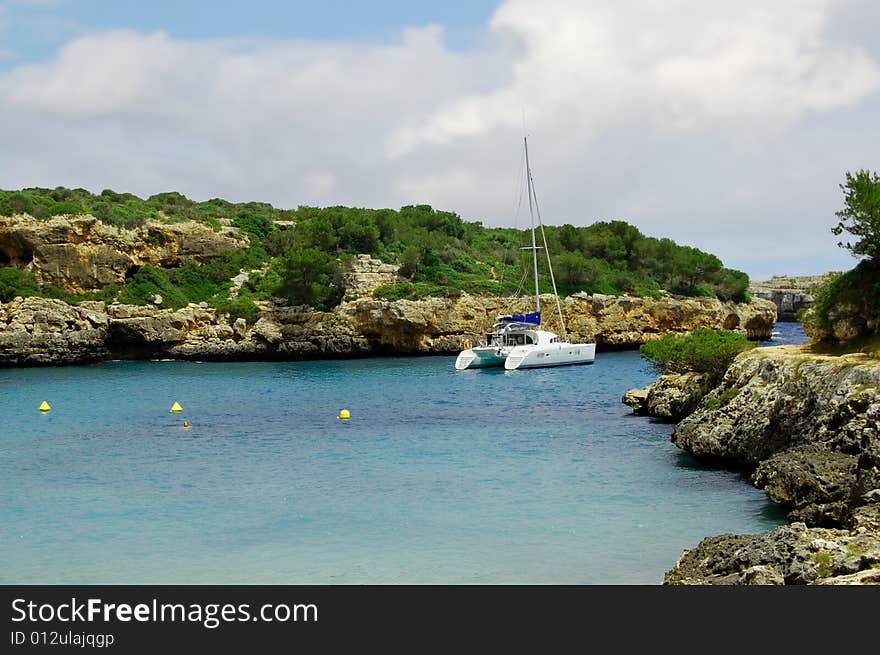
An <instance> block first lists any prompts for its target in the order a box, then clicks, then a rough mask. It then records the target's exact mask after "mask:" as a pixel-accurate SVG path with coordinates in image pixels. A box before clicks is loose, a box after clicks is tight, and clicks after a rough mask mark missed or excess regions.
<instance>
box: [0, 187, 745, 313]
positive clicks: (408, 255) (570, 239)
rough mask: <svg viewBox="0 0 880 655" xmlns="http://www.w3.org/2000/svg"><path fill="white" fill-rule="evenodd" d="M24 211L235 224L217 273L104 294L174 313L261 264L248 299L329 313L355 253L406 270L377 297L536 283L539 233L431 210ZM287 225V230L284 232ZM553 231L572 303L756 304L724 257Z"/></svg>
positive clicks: (30, 201) (143, 277) (630, 238)
mask: <svg viewBox="0 0 880 655" xmlns="http://www.w3.org/2000/svg"><path fill="white" fill-rule="evenodd" d="M17 213H30V214H31V215H33V216H35V217H37V218H40V219H45V218H48V217H50V216H53V215H57V214H60V213H64V214H92V215H94V216H96V217H97V218H99V219H100V220H102V221H103V222H106V223H109V224H113V225H118V226H120V227H123V228H137V227H139V226H141V225H143V224H144V223H145V222H146V221H148V220H152V221H160V222H178V221H184V220H194V221H198V222H201V223H204V224H206V225H209V226H211V227H212V228H214V229H215V230H220V229H222V226H224V225H233V226H236V227H238V228H240V229H242V230H244V231H246V232H247V233H248V235H249V237H250V247H249V248H247V249H245V250H242V251H239V252H236V253H227V254H226V255H224V256H221V257H218V258H215V259H214V260H211V261H210V262H208V263H206V264H201V265H200V264H197V263H195V262H185V263H184V264H183V265H182V266H180V267H178V268H171V269H159V268H149V267H144V270H143V271H142V272H137V273H136V274H134V275H132V276H131V277H130V279H128V280H127V281H126V282H125V284H124V285H123V288H122V289H114V288H109V289H107V290H101V291H102V293H103V292H104V291H106V293H103V295H101V297H105V298H107V299H111V298H115V297H117V296H118V297H119V298H124V299H126V300H127V301H129V302H144V303H146V302H150V299H151V298H153V297H155V295H156V294H159V295H162V297H163V299H165V298H166V297H167V298H168V299H169V301H168V302H172V303H175V304H180V303H184V302H187V301H190V302H200V301H203V300H205V301H208V302H211V303H212V304H215V306H219V305H225V304H228V298H227V297H226V291H227V289H228V288H229V286H230V282H229V279H230V278H231V277H232V276H234V275H236V274H237V273H238V271H239V269H240V268H248V267H250V268H251V269H261V271H262V272H261V273H259V274H254V275H252V276H251V278H250V279H249V281H248V282H247V283H246V284H245V286H244V287H243V288H242V293H243V294H244V297H245V298H248V297H252V298H257V299H259V298H269V297H280V298H284V299H285V300H286V301H287V302H289V303H291V304H306V305H312V306H314V307H318V308H325V309H327V308H332V307H333V306H335V305H337V304H338V303H339V302H341V301H342V300H343V299H344V295H343V293H344V289H343V286H342V282H341V280H342V273H343V271H344V269H345V268H346V267H347V266H348V263H349V261H350V260H351V258H352V256H353V255H355V254H369V255H372V256H375V257H378V258H380V259H382V260H383V261H385V262H387V263H396V264H399V265H400V274H401V275H402V277H403V278H404V279H403V280H402V281H401V282H400V283H398V284H395V285H386V286H384V287H380V288H379V289H377V290H376V292H375V295H376V296H377V297H383V298H389V299H391V298H421V297H426V296H454V295H458V294H461V293H471V294H474V295H513V294H527V293H531V289H532V284H533V282H532V274H531V260H530V256H531V255H530V251H529V250H524V249H523V247H524V246H526V245H527V244H528V243H529V242H530V234H529V232H528V230H525V229H514V228H508V227H495V228H490V227H485V226H484V225H483V224H482V223H480V222H478V221H466V220H463V219H462V218H461V217H460V216H459V215H458V214H456V213H454V212H450V211H444V210H438V209H434V208H433V207H431V206H430V205H408V206H405V207H401V208H400V209H398V210H394V209H388V208H385V209H368V208H359V207H343V206H332V207H311V206H300V207H297V208H296V209H284V210H282V209H277V208H275V207H273V206H271V205H269V204H267V203H260V202H248V203H231V202H228V201H226V200H222V199H219V198H214V199H211V200H207V201H204V202H197V201H194V200H190V199H189V198H187V197H185V196H184V195H182V194H180V193H177V192H168V193H159V194H156V195H153V196H150V197H149V198H147V199H141V198H138V197H137V196H135V195H133V194H130V193H117V192H115V191H112V190H109V189H105V190H104V191H102V192H101V193H100V194H97V195H95V194H91V193H90V192H88V191H86V190H85V189H65V188H63V187H58V188H56V189H42V188H29V189H22V190H19V191H2V190H0V215H11V214H17ZM278 222H283V225H284V227H285V228H286V229H283V230H282V229H279V227H278V224H277V223H278ZM545 233H546V239H547V245H548V248H549V252H550V254H551V258H552V261H553V267H554V272H555V273H556V276H557V284H558V289H559V292H560V294H562V295H568V294H572V293H576V292H587V293H604V294H612V295H620V294H624V293H627V294H633V295H643V296H644V295H652V296H657V295H658V294H659V293H660V291H661V290H663V289H665V290H668V291H670V292H672V293H677V294H681V295H689V296H714V297H718V298H720V299H723V300H744V299H745V298H746V288H747V286H748V277H747V276H746V275H745V273H742V272H740V271H736V270H732V269H728V268H725V267H724V266H723V264H722V262H721V260H720V259H718V257H716V256H714V255H712V254H710V253H706V252H703V251H701V250H699V249H697V248H693V247H690V246H683V245H679V244H677V243H675V242H674V241H672V240H671V239H665V238H660V239H658V238H654V237H648V236H645V235H644V234H642V232H641V231H640V230H639V229H638V228H637V227H635V226H634V225H631V224H629V223H627V222H625V221H620V220H612V221H597V222H594V223H592V224H591V225H588V226H584V227H576V226H574V225H572V224H568V223H567V224H564V225H561V226H552V225H551V226H545ZM0 255H2V253H0ZM0 261H2V258H0ZM546 269H547V262H546V259H545V258H544V257H543V256H542V257H541V258H540V259H539V274H540V278H541V280H542V282H541V291H542V292H548V291H550V290H551V287H550V281H549V275H548V274H547V273H548V272H547V270H546ZM9 280H13V278H12V277H10V278H9ZM15 280H18V278H15ZM22 280H24V278H22ZM7 286H9V285H8V284H7ZM28 289H31V288H30V287H28ZM175 289H176V290H179V291H180V293H177V292H176V291H175ZM57 291H58V290H56V292H57ZM11 292H12V291H7V295H8V293H11ZM30 292H33V289H31V291H30ZM36 292H37V293H39V292H40V290H37V291H36ZM99 295H100V294H99ZM93 296H94V294H92V296H90V297H93Z"/></svg>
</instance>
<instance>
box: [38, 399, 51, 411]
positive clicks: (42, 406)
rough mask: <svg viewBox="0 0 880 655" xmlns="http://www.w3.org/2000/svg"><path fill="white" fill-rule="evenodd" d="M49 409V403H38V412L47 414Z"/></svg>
mask: <svg viewBox="0 0 880 655" xmlns="http://www.w3.org/2000/svg"><path fill="white" fill-rule="evenodd" d="M50 409H52V408H51V407H49V403H47V402H46V401H45V400H44V401H43V402H41V403H40V411H41V412H48V411H49V410H50Z"/></svg>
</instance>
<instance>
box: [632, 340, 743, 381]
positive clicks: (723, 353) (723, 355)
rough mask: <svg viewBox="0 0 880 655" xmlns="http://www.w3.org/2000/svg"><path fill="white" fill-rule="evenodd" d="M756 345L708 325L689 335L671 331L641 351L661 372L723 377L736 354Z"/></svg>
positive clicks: (717, 378)
mask: <svg viewBox="0 0 880 655" xmlns="http://www.w3.org/2000/svg"><path fill="white" fill-rule="evenodd" d="M754 345H755V344H754V343H752V342H750V341H749V340H748V339H747V338H746V337H745V336H743V335H742V334H739V333H738V332H731V331H728V330H717V329H708V328H706V329H699V330H693V331H692V332H690V333H688V334H674V333H671V332H668V333H666V334H664V335H663V336H662V337H660V338H659V339H656V340H655V341H649V342H648V343H646V344H643V345H642V346H641V348H640V350H641V353H642V355H644V356H645V357H646V358H648V359H649V360H650V361H651V364H652V365H653V366H654V368H655V369H656V370H657V371H658V372H660V373H664V374H667V373H704V374H706V375H707V376H709V377H710V378H711V379H713V380H720V379H721V377H722V376H723V375H724V372H725V371H726V370H727V367H728V366H730V364H731V363H732V362H733V360H734V359H735V358H736V356H737V355H738V354H740V353H741V352H743V351H745V350H748V349H749V348H752V347H754Z"/></svg>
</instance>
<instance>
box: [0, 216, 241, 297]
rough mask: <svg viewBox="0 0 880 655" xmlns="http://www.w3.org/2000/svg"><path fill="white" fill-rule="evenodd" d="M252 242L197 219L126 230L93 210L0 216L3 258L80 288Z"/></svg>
mask: <svg viewBox="0 0 880 655" xmlns="http://www.w3.org/2000/svg"><path fill="white" fill-rule="evenodd" d="M247 243H248V241H247V235H246V234H244V233H243V232H240V231H239V230H237V229H235V228H232V227H225V228H223V229H222V230H221V231H220V232H215V231H214V230H212V229H211V228H210V227H208V226H206V225H202V224H201V223H195V222H192V221H187V222H182V223H159V222H148V223H147V224H146V225H144V226H143V227H138V228H134V229H123V228H119V227H115V226H113V225H105V224H104V223H102V222H101V221H100V220H98V219H97V218H95V217H94V216H88V215H85V216H55V217H53V218H50V219H47V220H38V219H36V218H34V217H32V216H29V215H27V214H23V215H17V216H12V217H9V216H0V261H4V262H7V263H8V265H12V266H16V267H18V268H30V269H32V270H33V271H34V274H35V275H36V276H37V279H38V280H39V281H40V282H41V283H43V284H52V285H55V286H57V287H60V288H62V289H66V290H68V291H72V292H76V293H79V292H82V291H89V290H92V289H99V288H101V287H103V286H106V285H108V284H111V283H117V284H119V283H122V282H124V281H125V276H126V274H127V273H130V272H132V271H133V270H136V268H137V267H139V266H143V265H144V264H150V265H153V266H165V267H168V266H178V265H179V264H180V263H181V262H182V261H183V260H185V259H195V260H197V261H207V260H208V259H210V258H212V257H216V256H217V255H219V254H221V253H224V252H227V251H230V250H235V249H238V248H242V247H246V246H247Z"/></svg>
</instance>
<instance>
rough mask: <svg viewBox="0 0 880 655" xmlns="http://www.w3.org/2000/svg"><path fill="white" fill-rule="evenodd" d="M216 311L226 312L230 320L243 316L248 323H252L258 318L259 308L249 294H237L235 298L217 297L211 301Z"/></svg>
mask: <svg viewBox="0 0 880 655" xmlns="http://www.w3.org/2000/svg"><path fill="white" fill-rule="evenodd" d="M211 304H212V305H213V306H214V307H215V308H216V309H217V311H218V312H220V313H227V314H229V317H230V319H231V320H233V321H234V320H235V319H237V318H243V319H244V320H245V321H246V322H247V324H248V325H253V324H254V323H256V322H257V320H258V319H259V318H260V308H259V307H258V306H257V304H256V303H255V302H254V301H253V300H252V299H251V298H250V296H246V295H239V297H238V298H236V299H235V300H229V299H228V298H217V299H215V300H214V301H213V302H212V303H211Z"/></svg>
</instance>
